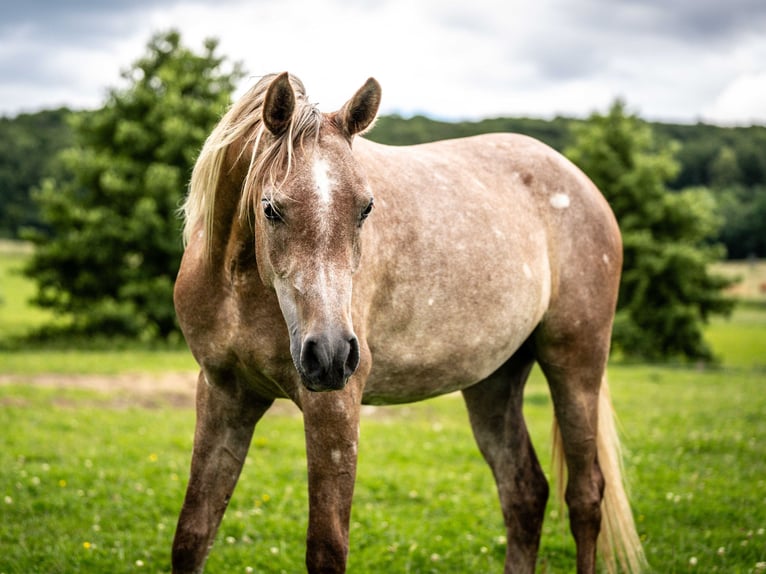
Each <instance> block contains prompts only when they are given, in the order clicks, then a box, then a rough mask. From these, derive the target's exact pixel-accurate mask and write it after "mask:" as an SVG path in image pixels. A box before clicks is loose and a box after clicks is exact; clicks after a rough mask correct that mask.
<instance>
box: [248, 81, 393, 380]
mask: <svg viewBox="0 0 766 574" xmlns="http://www.w3.org/2000/svg"><path fill="white" fill-rule="evenodd" d="M300 95H301V94H300V93H299V97H298V98H296V92H295V90H294V86H293V85H292V84H291V78H290V76H288V74H287V73H283V74H281V75H279V76H277V77H276V78H275V79H274V80H273V81H272V82H271V84H270V85H269V87H268V89H267V91H266V94H265V97H264V101H263V107H262V114H263V117H262V125H263V126H264V128H265V130H266V131H267V132H268V135H267V136H265V137H266V138H267V139H269V138H270V139H271V140H272V141H277V140H279V139H280V138H287V139H288V141H292V139H293V134H291V131H292V130H294V129H298V128H297V126H295V125H294V123H295V121H297V112H296V108H297V107H298V106H300V105H301V102H300V101H299V100H300ZM380 95H381V90H380V85H379V84H378V83H377V82H376V81H375V80H374V79H372V78H371V79H369V80H368V81H367V82H366V83H365V85H364V86H363V87H362V88H361V89H360V90H359V91H358V92H357V93H356V94H355V95H354V96H353V97H352V98H351V99H350V100H349V101H348V102H347V103H346V104H345V105H344V106H343V107H342V108H341V109H340V110H339V111H337V112H335V113H332V114H319V117H318V120H317V122H318V129H317V130H316V133H315V134H313V137H311V138H304V139H301V140H299V141H300V144H299V145H296V146H291V147H290V149H289V151H288V153H287V155H286V157H285V158H284V161H282V162H281V165H280V166H279V168H278V169H277V171H276V173H274V174H272V176H271V177H269V178H268V179H267V180H265V181H264V182H263V185H262V186H261V189H260V193H259V194H257V195H256V196H255V197H254V198H253V203H254V204H255V205H254V206H253V210H254V212H255V244H256V247H255V248H256V261H257V262H258V263H257V265H258V270H259V273H260V276H261V279H262V280H263V282H264V283H265V284H266V285H267V286H270V287H272V288H273V289H274V291H275V292H276V295H277V298H278V300H279V305H280V308H281V310H282V314H283V316H284V319H285V322H286V323H287V327H288V331H289V336H290V352H291V355H292V359H293V362H294V364H295V367H296V368H297V370H298V373H299V374H300V376H301V379H302V381H303V384H304V385H305V386H306V388H308V389H309V390H312V391H327V390H337V389H341V388H343V387H344V386H345V384H346V382H347V381H348V378H349V377H350V376H351V375H352V374H353V373H354V372H355V371H356V369H357V367H358V366H359V361H360V349H359V341H358V339H357V336H356V334H355V332H354V327H353V324H352V317H351V293H352V277H353V275H354V273H355V272H356V270H357V269H358V267H359V262H360V257H361V232H362V227H363V224H364V222H365V219H366V218H367V217H368V216H369V215H370V213H371V212H372V209H373V197H372V191H371V189H370V187H369V185H368V184H367V180H366V178H365V176H364V173H363V172H362V171H361V169H360V167H359V166H358V165H357V163H356V161H355V159H354V157H353V155H352V151H351V143H352V140H353V137H354V136H355V135H356V134H358V133H361V132H362V131H364V130H365V129H366V128H367V127H369V126H370V124H371V123H372V122H373V120H374V118H375V115H376V113H377V110H378V105H379V103H380ZM317 114H318V112H317Z"/></svg>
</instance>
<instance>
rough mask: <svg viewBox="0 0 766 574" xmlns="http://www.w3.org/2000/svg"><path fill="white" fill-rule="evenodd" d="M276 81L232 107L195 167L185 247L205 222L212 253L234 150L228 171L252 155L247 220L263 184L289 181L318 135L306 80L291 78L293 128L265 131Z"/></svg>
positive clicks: (245, 185)
mask: <svg viewBox="0 0 766 574" xmlns="http://www.w3.org/2000/svg"><path fill="white" fill-rule="evenodd" d="M274 78H276V74H269V75H266V76H263V77H262V78H261V79H260V80H258V82H256V84H255V85H254V86H253V87H252V88H250V89H249V90H248V91H247V92H246V93H245V94H244V95H243V96H242V97H241V98H240V99H239V100H237V101H236V102H235V103H234V104H233V105H232V106H231V107H230V108H229V110H228V111H227V112H226V114H224V116H223V117H222V118H221V120H220V121H219V122H218V125H216V127H215V128H214V129H213V131H212V132H211V133H210V135H209V136H208V138H207V140H205V144H204V145H203V146H202V150H201V151H200V154H199V156H198V157H197V161H196V163H195V164H194V169H193V171H192V176H191V182H190V184H189V193H188V195H187V197H186V200H185V201H184V203H183V205H182V206H181V209H180V212H181V213H182V215H183V217H184V220H185V221H184V229H183V240H184V245H187V244H188V243H189V241H190V239H191V234H192V231H193V230H194V229H195V228H196V227H197V225H198V224H199V223H200V222H203V223H204V226H203V229H204V234H205V235H204V239H205V253H207V254H209V253H210V246H211V242H212V239H213V222H214V209H213V208H214V205H215V198H216V193H217V191H218V187H219V182H220V180H221V177H222V176H223V175H224V171H223V170H224V167H225V166H226V157H227V154H228V152H229V149H230V148H231V146H233V145H236V146H238V148H239V152H238V154H237V157H236V160H235V161H234V162H231V164H230V165H229V166H228V169H229V170H231V169H232V168H234V167H235V166H236V165H237V164H239V162H240V161H241V159H242V158H243V156H244V155H245V154H246V152H248V151H249V153H250V159H249V165H248V169H247V176H246V177H245V179H244V181H243V182H242V189H241V199H240V205H239V216H240V217H241V218H247V217H249V216H250V213H251V211H252V210H251V209H250V208H251V206H253V205H254V202H256V201H258V200H259V198H260V196H261V191H262V190H263V188H264V186H265V185H266V184H267V183H269V184H271V185H275V184H276V178H277V176H278V174H279V173H280V172H281V173H282V174H283V181H284V178H286V177H287V174H289V172H290V167H291V164H292V158H293V155H294V149H295V147H296V145H302V142H303V141H304V139H305V138H306V137H317V136H318V135H319V125H320V123H321V120H322V114H321V112H320V111H319V109H318V108H317V107H316V106H315V105H314V104H311V103H309V102H308V99H307V96H306V89H305V87H304V86H303V82H301V81H300V80H299V79H298V78H296V77H295V76H292V75H291V76H290V85H291V86H292V88H293V90H294V92H295V112H294V113H293V116H292V119H291V120H290V124H289V126H288V127H287V129H286V130H285V131H284V132H283V133H282V134H281V135H279V136H273V135H272V134H271V133H270V132H269V131H268V129H266V126H265V125H264V123H263V121H262V108H263V102H264V99H265V96H266V91H267V89H268V87H269V85H270V84H271V82H272V81H273V80H274ZM234 149H235V150H236V149H237V148H234Z"/></svg>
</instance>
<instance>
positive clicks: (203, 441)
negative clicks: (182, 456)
mask: <svg viewBox="0 0 766 574" xmlns="http://www.w3.org/2000/svg"><path fill="white" fill-rule="evenodd" d="M231 390H232V389H228V388H227V389H226V390H224V389H222V388H219V387H217V386H215V385H210V384H208V383H207V381H206V380H205V375H204V374H203V373H200V376H199V380H198V382H197V425H196V429H195V433H194V451H193V453H192V464H191V474H190V476H189V484H188V486H187V489H186V498H185V499H184V504H183V508H182V509H181V514H180V516H179V518H178V526H177V528H176V533H175V537H174V539H173V554H172V562H173V572H174V573H177V574H180V573H187V572H188V573H192V572H195V573H196V572H202V569H203V567H204V564H205V560H206V559H207V555H208V553H209V551H210V547H211V546H212V545H213V540H214V539H215V535H216V532H217V531H218V527H219V525H220V523H221V519H222V518H223V514H224V511H225V510H226V507H227V506H228V503H229V499H230V498H231V495H232V493H233V492H234V487H235V486H236V484H237V480H238V479H239V475H240V472H241V471H242V465H243V463H244V462H245V458H246V456H247V451H248V449H249V447H250V440H251V438H252V435H253V429H254V428H255V424H256V422H258V420H259V419H260V418H261V417H262V416H263V414H264V413H265V412H266V411H267V410H268V408H269V406H271V401H264V402H257V401H254V400H252V399H249V398H247V397H243V396H240V395H239V393H236V392H231V393H230V391H231Z"/></svg>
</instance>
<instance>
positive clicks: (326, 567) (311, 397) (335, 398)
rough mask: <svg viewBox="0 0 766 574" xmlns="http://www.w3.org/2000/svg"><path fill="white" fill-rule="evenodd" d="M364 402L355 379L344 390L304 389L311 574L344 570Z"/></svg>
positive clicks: (307, 543) (308, 565)
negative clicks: (361, 409) (318, 390)
mask: <svg viewBox="0 0 766 574" xmlns="http://www.w3.org/2000/svg"><path fill="white" fill-rule="evenodd" d="M360 400H361V392H360V391H359V390H358V389H357V387H356V386H355V385H353V384H352V383H351V382H350V383H349V384H348V385H347V386H346V388H345V389H344V390H342V391H334V392H329V393H312V392H311V391H306V390H304V391H302V396H301V408H302V410H303V418H304V425H305V433H306V457H307V462H308V487H309V524H308V534H307V539H306V567H307V569H308V571H309V572H311V573H313V572H333V573H338V572H345V571H346V558H347V556H348V530H349V520H350V517H351V499H352V497H353V493H354V479H355V478H356V461H357V444H358V441H359V409H360V404H361V403H360Z"/></svg>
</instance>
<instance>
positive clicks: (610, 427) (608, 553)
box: [552, 377, 646, 574]
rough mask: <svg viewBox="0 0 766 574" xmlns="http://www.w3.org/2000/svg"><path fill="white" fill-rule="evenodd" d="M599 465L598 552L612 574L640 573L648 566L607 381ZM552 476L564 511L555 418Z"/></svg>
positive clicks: (601, 395) (562, 463)
mask: <svg viewBox="0 0 766 574" xmlns="http://www.w3.org/2000/svg"><path fill="white" fill-rule="evenodd" d="M597 447H598V463H599V467H600V468H601V473H602V474H603V476H604V482H605V487H604V499H603V501H602V503H601V533H600V534H599V537H598V550H599V553H600V554H601V558H602V559H603V561H604V564H605V566H606V569H607V571H608V572H609V573H610V574H614V573H615V572H617V567H618V565H619V568H620V569H621V570H622V571H623V572H627V573H631V574H633V573H638V572H641V570H642V569H643V568H644V566H645V565H646V558H645V557H644V551H643V548H642V547H641V541H640V540H639V537H638V533H637V532H636V525H635V522H634V521H633V513H632V511H631V509H630V503H629V502H628V495H627V493H626V491H625V485H624V483H623V478H622V453H621V449H620V439H619V437H618V435H617V426H616V424H615V420H614V412H613V409H612V401H611V399H610V397H609V385H608V384H607V381H606V377H604V379H603V380H602V382H601V392H600V393H599V398H598V436H597ZM552 458H553V475H554V480H555V482H556V493H557V496H558V500H559V504H560V505H561V507H562V508H564V494H565V490H566V482H565V476H566V461H565V459H564V449H563V442H562V438H561V430H560V428H559V425H558V422H557V421H556V418H555V416H554V418H553V452H552Z"/></svg>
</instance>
